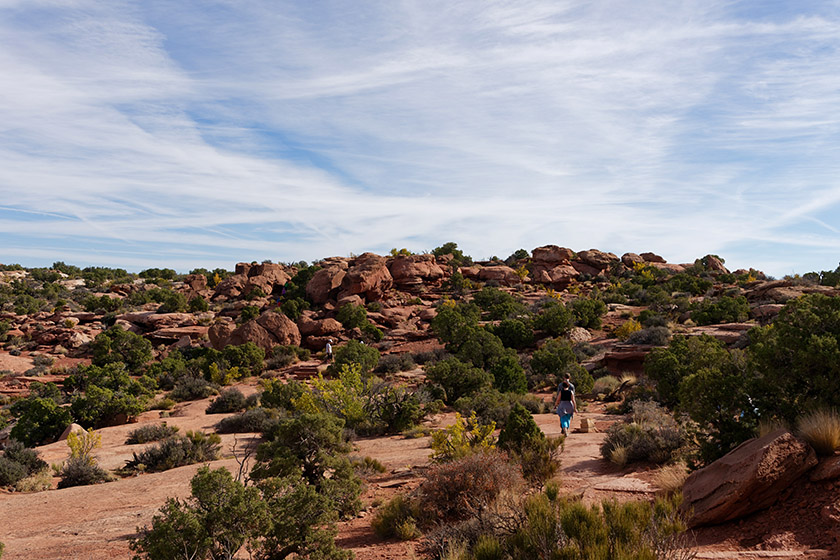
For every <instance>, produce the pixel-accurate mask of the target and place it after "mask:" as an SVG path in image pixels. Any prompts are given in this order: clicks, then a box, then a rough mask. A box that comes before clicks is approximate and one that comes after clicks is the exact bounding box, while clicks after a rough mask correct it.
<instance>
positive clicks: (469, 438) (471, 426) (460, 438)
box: [431, 412, 496, 462]
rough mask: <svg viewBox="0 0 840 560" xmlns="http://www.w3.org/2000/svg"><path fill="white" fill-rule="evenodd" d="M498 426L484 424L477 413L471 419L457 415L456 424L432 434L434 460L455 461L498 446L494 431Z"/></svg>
mask: <svg viewBox="0 0 840 560" xmlns="http://www.w3.org/2000/svg"><path fill="white" fill-rule="evenodd" d="M495 429H496V424H494V423H492V422H491V423H490V424H482V423H481V422H480V421H479V419H478V417H477V416H476V414H475V412H473V413H472V414H471V415H470V417H469V418H464V417H463V416H461V415H460V414H458V413H457V412H456V413H455V423H454V424H452V425H451V426H449V427H447V428H443V429H442V430H438V431H436V432H434V433H433V434H432V442H431V448H432V459H433V460H434V461H438V462H446V461H453V460H456V459H461V458H463V457H466V456H467V455H472V454H475V453H477V452H480V451H488V450H492V449H494V448H495V446H496V439H495V438H494V437H493V431H494V430H495Z"/></svg>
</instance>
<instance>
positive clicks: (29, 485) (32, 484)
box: [15, 468, 52, 492]
mask: <svg viewBox="0 0 840 560" xmlns="http://www.w3.org/2000/svg"><path fill="white" fill-rule="evenodd" d="M50 489H52V473H51V472H50V469H48V468H44V469H41V470H40V471H38V472H36V473H33V474H30V475H29V476H27V477H26V478H22V479H20V480H18V481H17V482H16V483H15V492H44V491H46V490H50Z"/></svg>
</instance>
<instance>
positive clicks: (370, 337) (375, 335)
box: [362, 321, 385, 342]
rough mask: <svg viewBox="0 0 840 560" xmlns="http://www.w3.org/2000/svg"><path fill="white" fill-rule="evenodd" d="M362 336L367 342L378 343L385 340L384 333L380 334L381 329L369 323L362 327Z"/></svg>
mask: <svg viewBox="0 0 840 560" xmlns="http://www.w3.org/2000/svg"><path fill="white" fill-rule="evenodd" d="M362 335H364V338H365V340H367V341H368V342H380V341H381V340H382V339H383V338H385V333H384V332H382V329H380V328H379V327H377V326H376V325H374V324H373V323H371V322H370V321H368V322H367V323H365V324H364V325H362Z"/></svg>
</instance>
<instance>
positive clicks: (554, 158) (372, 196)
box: [0, 0, 840, 274]
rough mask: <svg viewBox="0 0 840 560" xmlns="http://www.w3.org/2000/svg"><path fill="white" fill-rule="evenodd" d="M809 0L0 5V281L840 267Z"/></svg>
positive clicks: (817, 35) (822, 28) (834, 44)
mask: <svg viewBox="0 0 840 560" xmlns="http://www.w3.org/2000/svg"><path fill="white" fill-rule="evenodd" d="M838 16H840V12H838V9H837V8H836V7H833V6H831V5H829V4H825V3H818V2H802V3H797V5H796V6H795V7H793V8H792V7H789V6H778V7H776V9H775V11H771V9H770V8H767V7H766V6H764V5H763V4H762V3H757V2H755V3H753V2H743V3H735V4H733V3H731V2H688V3H685V2H679V3H661V2H640V3H633V4H632V5H630V4H627V3H625V2H599V3H595V4H593V3H589V2H582V1H575V0H570V1H568V2H562V3H560V2H549V1H543V0H532V1H524V2H517V3H509V2H475V3H472V2H466V3H463V2H462V3H452V2H435V1H424V2H415V1H409V0H406V1H403V2H372V3H364V4H348V3H343V2H321V3H299V2H259V1H256V2H249V3H240V2H227V1H221V0H219V1H215V2H190V1H185V2H177V3H174V2H163V1H149V2H143V3H140V4H136V3H129V2H120V1H109V2H104V1H102V0H75V1H74V2H50V1H46V0H39V1H27V2H17V1H10V0H5V1H0V75H3V76H6V77H8V79H4V80H3V81H2V83H0V196H2V203H0V235H2V236H3V237H4V241H5V242H4V244H3V247H2V248H0V261H2V260H20V261H21V262H24V264H31V265H35V264H49V262H52V260H65V261H68V262H69V261H70V260H75V261H77V262H78V263H80V264H114V265H119V266H126V267H128V268H132V269H135V268H143V267H147V266H163V265H166V266H172V267H175V268H178V269H188V268H191V267H193V266H227V267H230V266H231V264H232V263H233V262H235V261H238V260H245V259H247V260H250V259H263V258H272V259H275V260H298V259H301V258H304V259H313V258H316V257H323V256H329V255H333V254H348V253H349V252H351V251H352V252H357V253H358V252H361V251H365V250H374V251H380V252H383V251H386V250H387V249H389V248H390V247H394V246H399V247H402V246H407V247H409V248H412V249H415V250H421V249H431V248H433V247H434V246H436V245H439V244H441V243H443V242H445V241H449V240H455V241H457V242H458V243H459V244H460V246H461V247H462V248H464V249H465V250H466V251H467V252H469V253H471V254H473V255H474V256H476V257H489V256H490V255H491V254H497V255H499V256H506V255H507V254H509V253H510V252H512V251H513V250H515V249H517V248H519V247H525V248H528V249H530V248H533V247H535V246H538V245H542V244H545V243H557V244H561V245H567V246H570V247H573V248H576V249H583V248H589V247H598V248H601V249H605V250H611V251H615V252H619V253H621V252H624V251H644V250H654V251H656V252H659V253H661V254H662V255H664V256H665V257H666V258H668V259H669V260H671V261H675V262H681V261H687V260H692V259H694V258H696V257H699V256H702V254H705V253H708V252H713V253H718V254H721V255H723V256H725V257H727V259H728V262H729V264H731V265H733V266H736V267H737V266H757V267H764V268H766V269H767V270H768V272H770V273H775V274H783V273H787V272H790V271H791V270H797V271H800V272H804V271H806V270H811V269H819V268H827V267H832V268H833V262H834V260H835V259H836V258H837V256H836V248H837V247H838V246H840V233H838V230H837V224H838V220H837V219H836V218H837V217H838V210H840V185H839V184H838V181H837V179H836V177H838V176H840V174H838V171H840V169H838V166H839V165H840V164H838V163H837V162H838V161H840V158H838V157H837V155H838V154H837V151H838V147H839V146H838V117H837V116H836V115H838V114H840V112H839V111H838V109H840V93H838V92H840V68H838V66H839V65H840V57H839V56H838V48H840V17H838Z"/></svg>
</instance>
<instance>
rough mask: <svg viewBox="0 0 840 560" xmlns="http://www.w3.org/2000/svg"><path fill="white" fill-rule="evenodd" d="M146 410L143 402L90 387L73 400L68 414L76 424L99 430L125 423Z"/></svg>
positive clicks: (103, 389)
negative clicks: (70, 414)
mask: <svg viewBox="0 0 840 560" xmlns="http://www.w3.org/2000/svg"><path fill="white" fill-rule="evenodd" d="M144 410H146V406H145V402H144V401H143V400H141V399H139V398H137V397H136V396H134V395H131V394H129V393H124V392H122V391H112V390H111V389H107V388H104V387H100V386H98V385H90V386H88V388H87V390H86V391H85V393H84V394H83V395H77V396H75V397H74V398H73V403H72V404H71V405H70V412H71V413H72V415H73V418H74V419H75V421H76V422H77V423H78V424H81V425H82V426H83V427H86V428H101V427H104V426H113V425H116V424H122V423H125V422H127V421H128V420H129V419H130V418H132V417H134V416H136V415H138V414H140V413H141V412H143V411H144Z"/></svg>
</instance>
